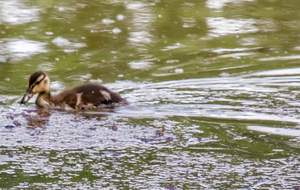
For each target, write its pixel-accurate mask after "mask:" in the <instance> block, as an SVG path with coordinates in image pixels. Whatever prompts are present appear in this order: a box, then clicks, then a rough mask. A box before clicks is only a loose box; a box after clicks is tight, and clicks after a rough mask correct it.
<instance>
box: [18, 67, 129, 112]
mask: <svg viewBox="0 0 300 190" xmlns="http://www.w3.org/2000/svg"><path fill="white" fill-rule="evenodd" d="M35 93H39V95H38V97H37V99H36V102H35V103H36V105H38V106H39V107H57V106H59V107H62V108H73V109H91V108H97V107H99V106H101V105H112V104H115V103H121V104H126V101H125V100H124V99H123V98H121V96H120V95H119V94H118V93H115V92H112V91H110V90H109V89H107V88H106V87H104V86H102V85H99V84H83V85H81V86H77V87H75V88H73V89H70V90H65V91H62V92H61V93H59V94H57V95H54V96H53V95H51V93H50V80H49V77H48V76H47V75H46V74H45V73H44V72H42V71H37V72H35V73H33V74H32V75H31V76H30V78H29V87H28V89H27V92H26V94H25V95H24V97H23V99H22V100H21V103H26V102H28V100H29V99H30V98H31V97H32V96H33V95H34V94H35ZM26 98H27V99H26ZM25 99H26V100H25Z"/></svg>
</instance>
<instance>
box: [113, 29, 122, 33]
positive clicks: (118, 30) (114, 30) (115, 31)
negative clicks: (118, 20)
mask: <svg viewBox="0 0 300 190" xmlns="http://www.w3.org/2000/svg"><path fill="white" fill-rule="evenodd" d="M121 32H122V31H121V30H120V29H119V28H114V29H112V33H114V34H119V33H121Z"/></svg>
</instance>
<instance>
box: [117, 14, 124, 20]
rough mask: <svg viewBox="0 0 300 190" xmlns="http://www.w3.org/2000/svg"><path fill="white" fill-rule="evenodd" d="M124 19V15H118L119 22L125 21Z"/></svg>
mask: <svg viewBox="0 0 300 190" xmlns="http://www.w3.org/2000/svg"><path fill="white" fill-rule="evenodd" d="M124 18H125V16H124V15H122V14H118V15H117V20H118V21H121V20H124Z"/></svg>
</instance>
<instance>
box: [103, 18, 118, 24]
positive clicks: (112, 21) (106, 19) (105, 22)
mask: <svg viewBox="0 0 300 190" xmlns="http://www.w3.org/2000/svg"><path fill="white" fill-rule="evenodd" d="M101 22H102V23H103V24H112V23H114V22H115V21H114V20H111V19H108V18H104V19H102V21H101Z"/></svg>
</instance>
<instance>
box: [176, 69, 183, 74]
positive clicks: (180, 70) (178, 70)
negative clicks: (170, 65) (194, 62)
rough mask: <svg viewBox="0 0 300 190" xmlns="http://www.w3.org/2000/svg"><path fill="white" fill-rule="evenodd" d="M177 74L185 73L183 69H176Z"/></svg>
mask: <svg viewBox="0 0 300 190" xmlns="http://www.w3.org/2000/svg"><path fill="white" fill-rule="evenodd" d="M175 73H183V69H180V68H179V69H175Z"/></svg>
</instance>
